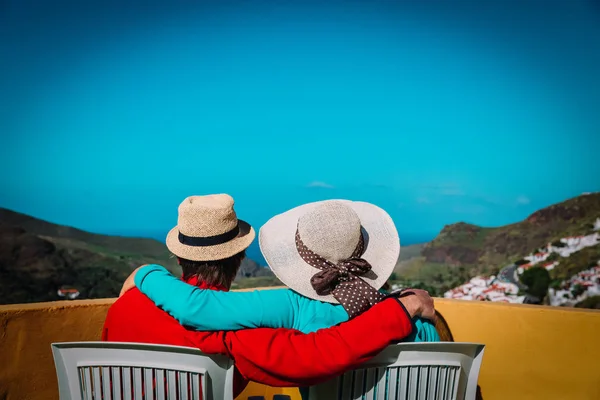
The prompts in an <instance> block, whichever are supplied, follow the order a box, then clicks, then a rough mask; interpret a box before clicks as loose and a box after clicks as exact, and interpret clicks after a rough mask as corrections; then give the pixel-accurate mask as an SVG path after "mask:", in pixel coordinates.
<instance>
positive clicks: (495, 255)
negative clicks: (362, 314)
mask: <svg viewBox="0 0 600 400" xmlns="http://www.w3.org/2000/svg"><path fill="white" fill-rule="evenodd" d="M598 217H600V193H592V194H587V195H581V196H578V197H575V198H572V199H569V200H566V201H564V202H562V203H558V204H554V205H551V206H549V207H546V208H544V209H541V210H539V211H536V212H535V213H533V214H531V215H530V216H529V217H528V218H527V219H525V220H524V221H521V222H518V223H515V224H510V225H506V226H501V227H495V228H487V227H479V226H476V225H472V224H467V223H464V222H459V223H456V224H452V225H447V226H445V227H444V228H443V229H442V231H441V232H440V234H439V235H438V236H437V237H436V238H435V239H434V240H433V241H431V242H429V243H427V244H426V245H425V246H423V247H422V250H421V252H420V254H419V255H416V256H414V257H412V258H405V259H400V260H399V262H398V264H397V265H396V269H395V272H396V277H397V279H398V281H399V282H401V283H406V284H415V283H416V284H417V285H421V286H424V287H426V288H428V289H429V290H431V291H432V292H433V293H435V294H437V295H440V294H441V293H443V292H444V291H445V290H447V289H449V288H452V287H455V286H457V284H460V283H463V282H464V281H466V280H468V279H469V278H470V277H473V276H475V275H478V274H496V273H497V272H498V271H499V269H500V268H502V267H504V266H505V265H507V264H509V263H511V262H514V261H516V260H518V259H520V258H522V257H524V256H526V255H527V254H529V253H531V252H532V251H535V250H536V249H537V248H540V247H542V246H545V245H546V244H547V243H549V242H552V241H555V240H558V239H560V238H563V237H567V236H572V235H582V234H586V233H589V232H591V231H592V227H593V223H594V221H595V220H596V218H598ZM403 250H404V249H403ZM599 251H600V249H599V248H598V247H597V246H596V247H592V248H589V249H584V250H583V251H581V252H579V253H576V254H573V255H572V256H571V257H570V258H569V259H568V260H567V261H566V262H562V261H561V264H559V267H558V268H557V269H556V271H553V272H552V275H553V277H554V278H558V277H563V276H570V275H569V274H571V273H572V271H579V270H581V269H584V268H587V267H588V266H589V265H590V263H591V262H592V261H593V259H594V257H597V256H598V254H597V253H598V252H599ZM596 259H597V258H596Z"/></svg>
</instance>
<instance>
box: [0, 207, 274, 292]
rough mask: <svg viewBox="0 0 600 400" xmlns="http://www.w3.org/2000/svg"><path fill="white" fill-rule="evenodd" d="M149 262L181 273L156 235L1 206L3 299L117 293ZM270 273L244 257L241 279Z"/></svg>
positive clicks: (0, 289) (0, 287)
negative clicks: (88, 226) (89, 228)
mask: <svg viewBox="0 0 600 400" xmlns="http://www.w3.org/2000/svg"><path fill="white" fill-rule="evenodd" d="M148 263H156V264H161V265H164V266H165V267H166V268H168V269H169V270H170V271H171V272H173V273H175V274H179V273H180V269H179V267H178V266H177V263H176V262H175V259H174V258H172V257H170V253H169V251H168V250H167V248H166V246H165V245H164V244H163V243H160V242H158V241H156V240H153V239H145V238H128V237H119V236H108V235H99V234H94V233H90V232H85V231H82V230H79V229H76V228H72V227H68V226H62V225H57V224H52V223H50V222H47V221H43V220H40V219H37V218H34V217H31V216H28V215H25V214H21V213H17V212H13V211H10V210H7V209H2V208H0V304H12V303H28V302H38V301H51V300H59V299H60V298H59V296H58V294H57V290H58V289H59V288H61V287H63V286H67V287H74V288H76V289H77V290H78V291H79V292H80V295H79V298H80V299H82V298H88V299H89V298H104V297H115V296H117V295H118V293H119V291H120V289H121V285H122V284H123V281H124V280H125V278H127V276H128V275H129V273H130V272H131V271H132V270H133V269H135V268H136V267H138V266H139V265H141V264H148ZM270 274H271V272H270V270H268V269H266V268H261V267H260V266H259V265H258V264H257V263H255V262H254V261H252V260H244V262H243V265H242V268H240V273H239V274H238V280H242V281H243V280H244V279H245V278H247V277H257V276H267V277H270Z"/></svg>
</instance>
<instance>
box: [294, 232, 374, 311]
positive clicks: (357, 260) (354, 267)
mask: <svg viewBox="0 0 600 400" xmlns="http://www.w3.org/2000/svg"><path fill="white" fill-rule="evenodd" d="M296 249H298V253H299V254H300V257H302V259H303V260H304V261H305V262H306V263H308V264H309V265H311V266H313V267H315V268H317V269H320V270H321V271H320V272H317V273H316V274H314V275H313V277H312V278H311V279H310V283H311V285H312V287H313V289H315V291H316V292H317V294H318V295H319V296H327V295H329V294H331V295H333V297H334V298H335V299H336V300H337V301H339V302H340V304H341V305H342V307H344V309H345V310H346V312H347V313H348V317H349V318H354V317H356V316H357V315H360V314H361V313H363V312H364V311H366V310H368V309H369V308H370V307H371V306H372V305H374V304H377V303H378V302H380V301H381V300H383V299H384V298H385V296H384V295H383V294H382V293H379V292H378V291H377V290H375V289H374V288H373V287H371V286H370V285H369V284H368V283H367V282H365V281H364V280H362V279H361V278H360V276H361V275H364V274H366V273H367V272H369V271H370V270H371V264H369V262H368V261H367V260H365V259H364V258H361V256H362V255H363V253H364V251H365V242H364V239H363V236H362V233H361V235H360V240H359V242H358V245H357V246H356V249H355V250H354V252H353V253H352V255H351V256H350V258H348V259H346V260H340V261H339V262H338V263H337V264H334V263H332V262H331V261H328V260H326V259H324V258H323V257H321V256H319V255H318V254H315V253H314V252H313V251H311V250H310V249H309V248H307V247H306V245H304V243H303V242H302V240H301V239H300V233H299V232H298V230H296Z"/></svg>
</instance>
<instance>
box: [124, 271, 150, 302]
mask: <svg viewBox="0 0 600 400" xmlns="http://www.w3.org/2000/svg"><path fill="white" fill-rule="evenodd" d="M146 265H148V264H144V265H142V266H139V267H137V268H136V269H134V270H133V272H132V273H131V274H129V276H128V277H127V279H125V283H123V287H122V288H121V293H119V297H121V296H123V295H124V294H125V292H127V291H128V290H130V289H133V288H134V287H135V274H136V273H137V272H138V271H139V269H140V268H142V267H145V266H146Z"/></svg>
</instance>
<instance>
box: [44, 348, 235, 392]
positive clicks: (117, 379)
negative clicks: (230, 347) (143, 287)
mask: <svg viewBox="0 0 600 400" xmlns="http://www.w3.org/2000/svg"><path fill="white" fill-rule="evenodd" d="M52 354H53V356H54V363H55V366H56V374H57V376H58V388H59V395H60V400H79V399H82V400H138V399H139V400H141V399H144V400H146V399H155V400H211V399H215V400H221V399H224V400H233V361H232V360H231V359H230V358H228V357H226V356H222V355H207V354H204V353H202V352H201V351H199V350H197V349H194V348H190V347H180V346H165V345H154V344H142V343H117V342H69V343H53V344H52Z"/></svg>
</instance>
